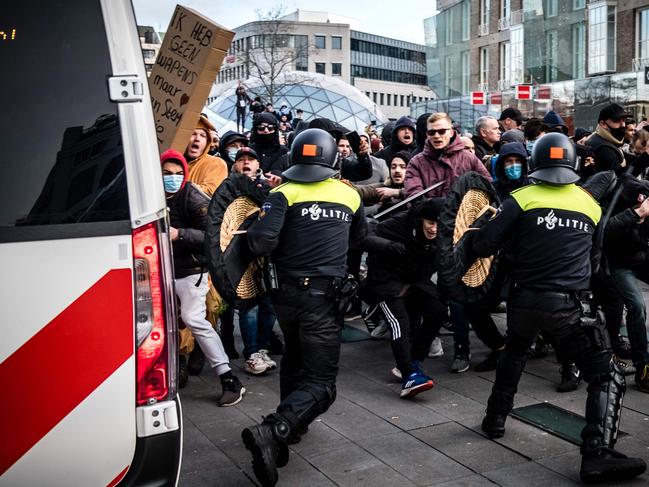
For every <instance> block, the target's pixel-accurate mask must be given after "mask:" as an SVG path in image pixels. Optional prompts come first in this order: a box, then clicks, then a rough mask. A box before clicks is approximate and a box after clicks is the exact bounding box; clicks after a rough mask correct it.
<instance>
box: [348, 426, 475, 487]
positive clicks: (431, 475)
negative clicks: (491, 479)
mask: <svg viewBox="0 0 649 487" xmlns="http://www.w3.org/2000/svg"><path fill="white" fill-rule="evenodd" d="M358 444H359V445H361V446H362V447H363V448H365V449H366V450H367V451H369V452H370V453H371V454H372V455H374V456H375V457H377V458H379V459H380V460H381V461H383V462H384V463H386V464H387V465H389V466H390V467H392V468H393V469H394V470H396V471H397V472H399V473H401V474H402V475H404V476H405V477H407V478H408V479H410V480H411V481H413V482H414V483H416V484H417V485H430V484H431V479H435V481H436V482H439V483H441V482H446V481H449V480H455V479H459V478H462V477H467V476H469V475H472V474H473V472H472V471H471V470H469V469H467V468H466V467H463V466H462V465H460V464H459V463H457V462H455V461H453V460H451V459H450V458H448V457H447V456H446V455H443V454H442V453H440V452H438V451H437V450H435V449H434V448H432V447H430V446H429V445H427V444H426V443H423V442H422V441H420V440H418V439H417V438H415V437H413V436H411V435H410V434H407V433H396V434H394V435H387V436H382V437H379V438H371V439H369V440H360V441H359V442H358Z"/></svg>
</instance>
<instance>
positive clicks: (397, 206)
mask: <svg viewBox="0 0 649 487" xmlns="http://www.w3.org/2000/svg"><path fill="white" fill-rule="evenodd" d="M442 184H444V181H440V182H438V183H435V184H433V185H432V186H429V187H428V188H426V189H422V190H421V191H419V192H417V193H415V194H413V195H412V196H408V197H407V198H406V199H405V200H403V201H401V202H399V203H397V204H396V205H394V206H391V207H390V208H388V209H387V210H385V211H382V212H381V213H377V214H376V215H373V216H371V217H370V218H374V219H376V220H378V219H379V218H381V217H382V216H385V215H387V214H388V213H390V212H392V211H394V210H396V209H397V208H401V207H402V206H403V205H406V204H408V203H410V202H411V201H412V200H416V199H417V198H419V197H420V196H423V195H425V194H426V193H428V192H429V191H432V190H434V189H435V188H437V187H439V186H441V185H442Z"/></svg>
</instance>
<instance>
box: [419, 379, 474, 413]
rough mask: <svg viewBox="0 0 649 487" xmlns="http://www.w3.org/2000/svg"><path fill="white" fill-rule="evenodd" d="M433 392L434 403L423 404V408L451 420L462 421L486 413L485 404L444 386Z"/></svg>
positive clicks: (441, 385) (439, 386)
mask: <svg viewBox="0 0 649 487" xmlns="http://www.w3.org/2000/svg"><path fill="white" fill-rule="evenodd" d="M432 392H433V395H434V397H435V399H434V401H427V402H422V403H421V404H422V406H424V407H426V408H429V409H431V410H433V411H435V412H436V413H438V414H441V415H442V416H444V417H446V418H449V419H451V420H461V419H463V418H466V417H469V416H475V415H476V414H480V413H482V412H484V409H485V405H484V404H481V403H479V402H477V401H474V400H473V399H469V398H468V397H465V396H462V395H460V394H458V393H457V392H454V391H452V390H450V389H447V388H445V387H444V385H443V384H440V385H438V386H437V387H436V388H435V389H433V391H432Z"/></svg>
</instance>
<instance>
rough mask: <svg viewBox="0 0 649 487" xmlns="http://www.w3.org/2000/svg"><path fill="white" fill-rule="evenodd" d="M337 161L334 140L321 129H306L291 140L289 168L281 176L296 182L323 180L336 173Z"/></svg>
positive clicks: (336, 149)
mask: <svg viewBox="0 0 649 487" xmlns="http://www.w3.org/2000/svg"><path fill="white" fill-rule="evenodd" d="M337 162H338V146H337V145H336V140H335V139H334V138H333V137H332V136H331V135H330V134H329V133H327V132H325V131H324V130H322V129H306V130H304V131H302V132H300V133H299V134H298V135H297V136H296V137H295V139H294V140H293V144H292V145H291V152H290V159H289V168H288V169H287V170H286V171H284V172H283V173H282V176H283V177H284V178H285V179H288V180H290V181H296V182H298V183H315V182H318V181H324V180H325V179H329V178H330V177H332V176H334V175H336V173H337V172H338V169H337Z"/></svg>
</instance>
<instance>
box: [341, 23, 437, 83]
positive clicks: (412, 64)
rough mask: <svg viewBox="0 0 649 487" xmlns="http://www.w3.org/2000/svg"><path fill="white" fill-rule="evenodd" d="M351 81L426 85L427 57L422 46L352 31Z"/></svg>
mask: <svg viewBox="0 0 649 487" xmlns="http://www.w3.org/2000/svg"><path fill="white" fill-rule="evenodd" d="M350 45H351V75H352V78H354V77H358V78H365V79H374V80H379V81H393V82H395V83H409V84H413V85H425V84H427V83H426V56H425V54H424V52H422V51H421V46H419V45H417V44H411V43H410V42H404V41H400V40H398V39H391V38H388V37H383V36H377V35H374V34H368V33H366V32H358V31H354V30H352V31H350Z"/></svg>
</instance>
